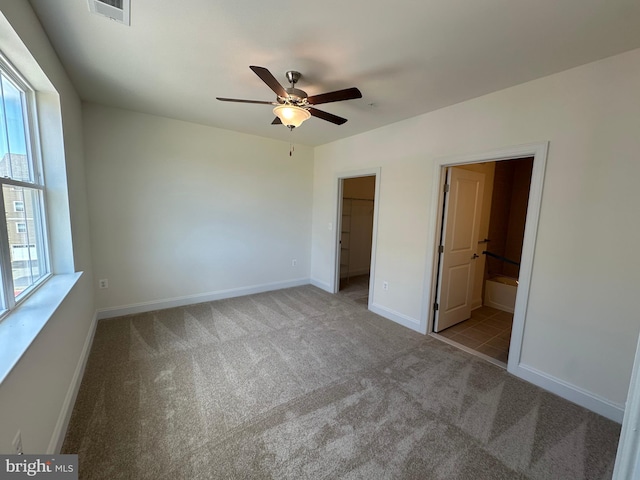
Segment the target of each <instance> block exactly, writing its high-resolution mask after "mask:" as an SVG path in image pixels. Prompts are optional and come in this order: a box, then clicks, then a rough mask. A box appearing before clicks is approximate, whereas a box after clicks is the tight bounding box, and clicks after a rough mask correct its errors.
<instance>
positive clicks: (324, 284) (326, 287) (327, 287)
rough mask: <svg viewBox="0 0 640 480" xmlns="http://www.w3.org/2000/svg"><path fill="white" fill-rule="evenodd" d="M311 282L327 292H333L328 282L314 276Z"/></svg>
mask: <svg viewBox="0 0 640 480" xmlns="http://www.w3.org/2000/svg"><path fill="white" fill-rule="evenodd" d="M309 283H311V285H313V286H314V287H318V288H319V289H321V290H324V291H325V292H329V293H333V290H332V289H331V285H329V284H328V283H327V282H323V281H321V280H318V279H316V278H312V279H311V280H310V281H309Z"/></svg>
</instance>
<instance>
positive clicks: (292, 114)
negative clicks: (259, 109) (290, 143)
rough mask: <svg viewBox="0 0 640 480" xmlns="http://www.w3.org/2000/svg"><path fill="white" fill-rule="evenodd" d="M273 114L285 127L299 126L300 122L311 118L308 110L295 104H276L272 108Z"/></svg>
mask: <svg viewBox="0 0 640 480" xmlns="http://www.w3.org/2000/svg"><path fill="white" fill-rule="evenodd" d="M273 114H274V115H275V116H276V117H278V118H279V119H280V121H281V122H282V123H283V125H286V126H287V127H296V128H297V127H299V126H300V125H302V122H304V121H305V120H308V119H309V118H311V114H310V113H309V111H308V110H306V109H304V108H301V107H296V106H295V105H278V106H277V107H275V108H274V109H273Z"/></svg>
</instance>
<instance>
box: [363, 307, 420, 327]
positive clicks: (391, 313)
mask: <svg viewBox="0 0 640 480" xmlns="http://www.w3.org/2000/svg"><path fill="white" fill-rule="evenodd" d="M369 310H371V311H372V312H373V313H376V314H378V315H380V316H381V317H384V318H386V319H387V320H391V321H392V322H396V323H399V324H400V325H402V326H403V327H407V328H410V329H411V330H415V331H416V332H420V320H418V319H415V318H411V317H409V316H407V315H405V314H403V313H400V312H396V311H395V310H392V309H390V308H387V307H383V306H382V305H378V304H377V303H373V302H371V301H369ZM420 333H422V332H420Z"/></svg>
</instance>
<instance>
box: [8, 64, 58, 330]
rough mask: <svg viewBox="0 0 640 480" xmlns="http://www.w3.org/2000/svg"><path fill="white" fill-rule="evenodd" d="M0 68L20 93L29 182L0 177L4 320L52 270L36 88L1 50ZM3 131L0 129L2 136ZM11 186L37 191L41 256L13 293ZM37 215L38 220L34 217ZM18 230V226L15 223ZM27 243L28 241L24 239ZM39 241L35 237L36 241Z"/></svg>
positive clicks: (36, 212)
mask: <svg viewBox="0 0 640 480" xmlns="http://www.w3.org/2000/svg"><path fill="white" fill-rule="evenodd" d="M0 70H1V71H2V74H3V75H4V76H5V77H6V78H7V80H8V81H10V82H11V83H12V84H13V86H14V87H16V88H17V89H18V90H20V91H21V92H22V94H23V101H22V102H21V103H22V105H21V106H22V118H23V122H24V129H25V136H26V138H25V145H26V150H27V152H26V155H27V159H28V166H29V169H30V173H31V181H23V180H15V179H12V178H9V177H0V204H1V208H0V321H1V320H2V319H4V317H6V316H7V315H8V314H9V313H10V312H11V311H13V310H15V308H16V307H17V306H19V305H20V304H21V303H22V302H23V301H24V300H25V299H26V298H28V297H29V296H30V295H31V294H32V293H33V292H35V291H36V290H37V289H38V288H39V287H41V286H42V285H43V284H44V283H45V282H46V281H47V280H48V279H49V278H51V277H52V272H51V258H50V252H51V245H50V241H49V228H48V223H47V209H46V187H45V181H44V173H43V164H42V150H41V147H40V130H39V125H38V116H37V104H36V91H35V90H34V89H33V87H31V85H30V84H29V82H28V81H27V80H26V79H25V78H24V77H23V76H22V75H21V74H20V72H19V71H18V70H17V69H16V68H15V67H14V66H13V65H12V64H11V62H9V60H7V58H6V57H5V56H4V55H3V54H2V52H0ZM4 134H5V132H0V135H4ZM5 185H6V186H12V187H17V188H21V187H22V188H26V189H31V190H37V191H39V194H37V195H34V197H35V198H36V199H37V201H35V202H34V204H33V206H32V208H33V210H34V228H35V233H36V239H40V241H39V243H40V244H41V247H42V259H40V258H39V260H38V267H39V268H40V269H41V270H40V271H41V272H42V275H41V276H40V278H38V279H37V280H36V281H35V282H34V283H32V284H31V285H29V286H28V287H27V288H26V289H25V290H23V291H22V292H20V293H19V294H18V295H15V286H14V280H13V272H12V266H11V245H10V242H9V238H10V237H9V233H8V230H9V226H8V224H7V218H6V213H7V212H6V210H5V208H4V207H5V198H4V186H5ZM22 203H23V206H24V207H25V208H24V209H23V210H22V212H21V213H24V214H25V219H24V222H23V223H25V224H26V223H27V222H28V220H27V219H26V205H25V204H24V200H23V201H22ZM36 216H37V218H38V219H37V220H35V218H36ZM16 230H17V225H16ZM27 243H30V242H27ZM37 243H38V241H37V240H36V244H37Z"/></svg>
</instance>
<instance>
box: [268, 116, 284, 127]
mask: <svg viewBox="0 0 640 480" xmlns="http://www.w3.org/2000/svg"><path fill="white" fill-rule="evenodd" d="M271 125H282V120H280V117H276V118H274V119H273V122H271Z"/></svg>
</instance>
